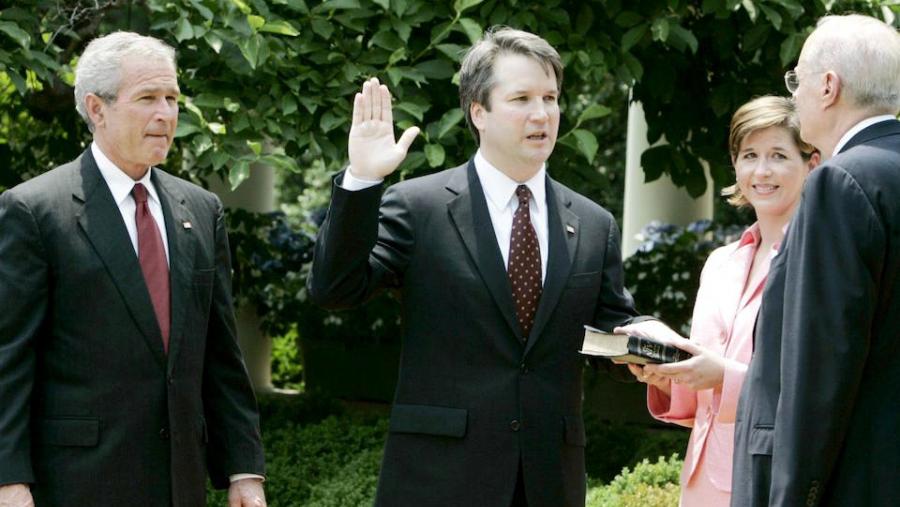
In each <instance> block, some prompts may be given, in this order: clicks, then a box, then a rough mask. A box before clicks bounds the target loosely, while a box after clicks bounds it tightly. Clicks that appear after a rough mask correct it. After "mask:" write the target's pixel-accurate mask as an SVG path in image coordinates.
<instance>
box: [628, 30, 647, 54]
mask: <svg viewBox="0 0 900 507" xmlns="http://www.w3.org/2000/svg"><path fill="white" fill-rule="evenodd" d="M645 33H647V23H642V24H640V25H638V26H636V27H634V28H632V29H630V30H628V31H627V32H625V35H623V36H622V51H628V50H629V49H631V48H633V47H634V45H635V44H637V43H638V42H640V41H641V39H643V38H644V34H645Z"/></svg>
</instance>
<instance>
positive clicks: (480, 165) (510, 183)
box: [341, 150, 549, 281]
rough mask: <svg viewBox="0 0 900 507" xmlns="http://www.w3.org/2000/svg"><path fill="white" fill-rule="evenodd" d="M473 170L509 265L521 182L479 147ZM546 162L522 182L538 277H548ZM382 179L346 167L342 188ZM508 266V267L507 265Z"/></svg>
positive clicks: (504, 259) (373, 182)
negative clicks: (355, 173)
mask: <svg viewBox="0 0 900 507" xmlns="http://www.w3.org/2000/svg"><path fill="white" fill-rule="evenodd" d="M475 172H476V174H477V175H478V180H479V181H480V182H481V188H482V189H484V196H485V198H486V200H487V207H488V212H489V213H490V215H491V224H492V225H493V226H494V235H495V236H496V237H497V246H499V247H500V254H501V255H502V256H503V265H504V266H508V265H509V239H510V236H511V235H512V221H513V215H514V214H515V212H516V209H518V208H519V200H518V199H517V198H516V187H518V186H519V185H520V183H518V182H517V181H515V180H513V179H512V178H510V177H509V176H507V175H506V174H504V173H503V172H501V171H500V170H499V169H497V168H496V167H494V166H493V165H491V163H490V162H488V161H487V159H485V158H484V156H483V155H482V154H481V150H478V152H476V153H475ZM546 173H547V169H546V166H541V169H540V170H539V171H538V172H537V173H536V174H535V175H534V176H532V177H531V179H529V180H528V181H526V182H524V184H525V185H527V186H528V189H529V190H531V195H532V197H533V198H532V199H531V201H529V202H530V205H529V207H528V211H529V214H530V215H531V225H533V226H534V231H535V233H537V238H538V244H539V245H540V249H541V281H543V280H545V279H546V278H547V252H548V248H549V247H548V236H549V232H548V225H547V216H548V213H547V182H546V177H545V176H546ZM382 181H383V180H377V181H375V180H363V179H360V178H357V177H355V176H353V173H352V172H351V171H350V168H349V167H348V168H347V170H346V171H344V177H343V179H342V181H341V188H344V189H345V190H350V191H356V190H362V189H365V188H369V187H372V186H375V185H378V184H379V183H381V182H382ZM507 269H508V268H507Z"/></svg>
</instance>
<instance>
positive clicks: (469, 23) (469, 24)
mask: <svg viewBox="0 0 900 507" xmlns="http://www.w3.org/2000/svg"><path fill="white" fill-rule="evenodd" d="M459 24H460V26H462V29H463V31H464V32H465V34H466V36H467V37H468V38H469V42H471V43H472V44H475V43H476V42H478V39H481V36H482V35H483V34H484V30H482V29H481V25H479V24H478V22H477V21H475V20H474V19H472V18H462V19H460V20H459Z"/></svg>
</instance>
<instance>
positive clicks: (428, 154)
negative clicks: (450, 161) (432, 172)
mask: <svg viewBox="0 0 900 507" xmlns="http://www.w3.org/2000/svg"><path fill="white" fill-rule="evenodd" d="M446 156H447V154H446V152H444V147H443V146H441V145H440V144H426V145H425V158H426V159H428V165H429V166H431V167H440V166H441V164H443V163H444V159H445V158H446Z"/></svg>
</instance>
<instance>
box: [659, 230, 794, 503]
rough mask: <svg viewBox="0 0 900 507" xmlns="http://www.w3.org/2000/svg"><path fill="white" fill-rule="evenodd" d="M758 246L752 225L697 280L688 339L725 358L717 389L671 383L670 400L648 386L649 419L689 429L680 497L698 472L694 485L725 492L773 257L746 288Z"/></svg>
mask: <svg viewBox="0 0 900 507" xmlns="http://www.w3.org/2000/svg"><path fill="white" fill-rule="evenodd" d="M759 242H760V236H759V225H758V224H753V225H752V226H750V227H749V228H748V229H747V230H746V231H745V232H744V233H743V235H742V236H741V239H740V240H739V241H737V242H734V243H731V244H728V245H725V246H723V247H720V248H718V249H716V250H715V251H713V253H712V254H710V256H709V258H708V259H707V260H706V264H705V265H704V266H703V272H702V274H701V275H700V289H699V290H698V291H697V300H696V302H695V303H694V315H693V320H692V322H691V340H693V341H695V342H697V343H699V344H702V345H703V346H704V347H707V348H709V349H712V350H713V351H716V352H718V353H719V354H721V355H722V356H723V357H725V359H726V368H725V377H724V381H723V382H722V386H721V388H716V389H706V390H702V391H693V390H691V389H690V388H688V387H685V386H683V385H681V384H674V383H673V384H671V387H672V393H671V396H666V395H665V393H663V392H662V391H660V390H659V389H657V388H655V387H653V386H648V390H647V407H648V409H649V410H650V413H651V415H653V417H655V418H657V419H659V420H661V421H666V422H670V423H675V424H679V425H682V426H688V427H693V430H692V431H691V437H690V441H689V442H688V446H687V450H686V451H685V458H684V468H683V469H682V471H681V486H682V497H683V498H684V495H685V488H690V485H691V484H692V483H691V479H692V478H693V476H694V473H695V472H696V471H697V470H698V469H702V471H703V472H704V473H706V474H707V477H705V478H703V479H706V480H704V481H695V482H698V483H711V484H712V486H713V487H715V488H716V489H717V490H719V491H722V492H726V493H727V492H730V491H731V458H732V454H733V452H734V417H735V411H736V409H737V399H738V395H739V394H740V391H741V384H743V382H744V375H745V373H746V372H747V364H748V363H749V362H750V354H751V352H752V348H753V327H754V324H755V322H756V314H757V312H758V310H759V304H760V300H761V298H762V292H763V287H764V286H765V281H766V274H768V271H769V262H770V261H771V258H772V257H773V256H774V255H775V254H776V253H777V250H776V249H775V248H773V251H772V253H771V254H770V255H769V256H768V257H766V258H765V259H766V260H765V266H762V276H758V277H757V280H756V281H754V283H753V284H752V286H747V285H748V284H749V283H750V282H749V281H748V280H747V278H748V276H749V274H750V268H751V266H752V263H753V257H754V255H756V251H757V248H758V246H759ZM776 247H777V245H776ZM701 462H702V465H703V466H702V467H700V464H701Z"/></svg>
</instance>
